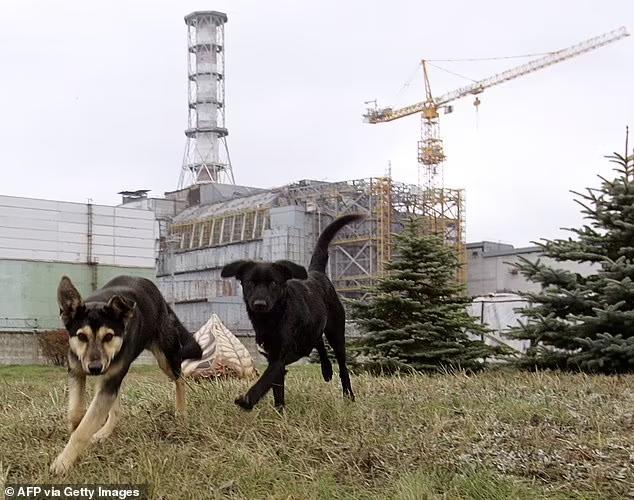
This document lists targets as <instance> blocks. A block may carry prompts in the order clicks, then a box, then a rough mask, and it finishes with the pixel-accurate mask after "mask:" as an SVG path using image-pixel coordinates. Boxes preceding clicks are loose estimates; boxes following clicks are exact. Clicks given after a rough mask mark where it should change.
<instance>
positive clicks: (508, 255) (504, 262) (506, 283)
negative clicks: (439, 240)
mask: <svg viewBox="0 0 634 500" xmlns="http://www.w3.org/2000/svg"><path fill="white" fill-rule="evenodd" d="M466 253H467V293H468V295H470V296H472V297H477V296H482V295H491V294H498V293H515V292H517V291H522V292H537V291H539V289H540V284H539V283H533V282H532V281H528V280H527V279H526V278H525V277H524V276H522V275H521V274H520V273H519V272H518V271H517V269H515V267H514V266H513V264H517V263H519V262H520V259H521V258H524V259H527V260H530V261H533V262H534V261H536V260H537V259H540V260H541V261H542V262H543V263H544V264H546V265H548V266H553V267H556V268H559V269H564V270H567V271H571V272H575V273H579V274H581V275H587V274H590V273H591V272H595V271H596V269H595V267H594V266H592V265H591V264H588V263H585V264H582V263H579V262H555V261H554V260H553V259H551V258H549V257H543V256H542V253H541V249H540V248H539V247H538V246H530V247H522V248H515V247H514V246H513V245H509V244H506V243H496V242H492V241H480V242H474V243H468V244H467V246H466Z"/></svg>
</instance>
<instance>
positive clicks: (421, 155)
mask: <svg viewBox="0 0 634 500" xmlns="http://www.w3.org/2000/svg"><path fill="white" fill-rule="evenodd" d="M627 36H629V33H628V32H627V29H626V28H625V27H621V28H618V29H616V30H613V31H610V32H608V33H605V34H603V35H600V36H597V37H594V38H590V39H589V40H586V41H584V42H581V43H578V44H576V45H573V46H571V47H568V48H566V49H562V50H558V51H556V52H551V53H549V54H548V55H546V56H544V57H541V58H538V59H535V60H533V61H529V62H527V63H525V64H522V65H520V66H517V67H515V68H511V69H509V70H506V71H504V72H502V73H498V74H497V75H494V76H492V77H490V78H485V79H483V80H480V81H477V82H475V83H472V84H470V85H467V86H464V87H461V88H459V89H456V90H454V91H452V92H448V93H446V94H444V95H442V96H440V97H433V95H432V92H431V86H430V84H429V75H428V71H427V62H426V61H425V60H423V61H422V67H423V76H424V80H425V100H424V101H421V102H418V103H416V104H412V105H410V106H405V107H402V108H398V109H392V108H379V107H378V106H377V104H376V101H368V102H366V104H368V103H374V107H373V108H368V109H367V111H366V113H365V114H364V115H363V116H364V118H365V120H366V121H367V122H369V123H383V122H390V121H392V120H397V119H399V118H403V117H405V116H409V115H413V114H416V113H421V118H422V127H421V140H420V141H419V143H418V162H419V164H420V165H422V166H423V167H424V168H425V171H426V172H425V173H426V181H425V183H426V186H425V187H426V188H428V189H434V188H436V187H438V186H436V177H437V174H438V171H439V169H440V166H441V165H442V163H443V161H444V160H445V153H444V150H443V144H442V139H441V138H440V132H439V128H438V116H439V113H438V111H439V109H441V108H444V109H445V112H446V113H450V112H451V111H452V107H451V106H448V104H449V103H451V102H452V101H455V100H457V99H460V98H462V97H465V96H468V95H475V96H476V100H475V102H474V104H475V105H476V106H477V105H479V104H480V100H479V99H478V97H477V95H478V94H480V93H481V92H483V91H484V90H485V89H487V88H489V87H493V86H494V85H499V84H501V83H504V82H508V81H509V80H513V79H515V78H519V77H520V76H523V75H526V74H529V73H532V72H533V71H537V70H539V69H542V68H546V67H548V66H552V65H553V64H556V63H559V62H562V61H565V60H566V59H570V58H572V57H575V56H578V55H580V54H583V53H585V52H589V51H591V50H595V49H598V48H600V47H603V46H605V45H608V44H610V43H613V42H616V41H617V40H620V39H622V38H625V37H627ZM441 187H442V186H441Z"/></svg>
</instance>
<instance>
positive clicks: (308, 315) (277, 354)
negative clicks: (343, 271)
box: [221, 214, 364, 410]
mask: <svg viewBox="0 0 634 500" xmlns="http://www.w3.org/2000/svg"><path fill="white" fill-rule="evenodd" d="M363 218H364V217H363V216H362V215H357V214H355V215H344V216H342V217H339V218H337V219H335V220H334V221H333V222H332V223H331V224H329V225H328V226H327V227H326V228H325V229H324V230H323V232H322V233H321V235H320V236H319V238H318V240H317V244H316V245H315V250H314V252H313V255H312V258H311V261H310V264H309V267H308V272H306V269H305V268H304V267H303V266H300V265H298V264H295V263H293V262H290V261H286V260H281V261H277V262H273V263H266V262H254V261H249V260H238V261H235V262H232V263H230V264H227V265H226V266H224V267H223V268H222V271H221V276H222V277H223V278H229V277H235V278H236V279H238V280H239V281H240V282H241V284H242V291H243V298H244V302H245V305H246V308H247V313H248V315H249V319H250V320H251V324H252V325H253V328H254V330H255V340H256V342H257V344H258V346H259V347H260V348H261V349H262V351H263V352H264V353H265V355H266V358H267V361H268V366H267V368H266V370H265V371H264V372H263V373H262V376H261V377H260V378H259V379H258V381H257V382H256V383H255V384H254V385H253V386H252V387H251V388H250V389H249V390H248V392H247V393H246V394H245V395H243V396H240V397H238V398H237V399H236V400H235V403H236V404H237V405H238V406H240V407H241V408H243V409H245V410H251V409H252V408H253V407H254V406H255V405H256V404H257V402H258V401H259V400H260V399H261V398H262V397H263V396H264V395H265V394H266V393H267V392H268V390H269V389H271V387H272V388H273V399H274V403H275V406H276V407H277V408H278V409H282V408H283V407H284V377H285V374H286V368H285V367H286V365H288V364H290V363H293V362H294V361H297V360H298V359H300V358H302V357H304V356H308V355H309V354H310V353H311V351H312V350H313V349H315V348H316V349H317V352H318V354H319V359H320V362H321V372H322V375H323V378H324V380H325V381H326V382H329V381H330V380H331V379H332V363H331V362H330V359H329V358H328V354H327V353H326V347H325V345H324V341H323V335H324V334H325V335H326V339H327V340H328V343H329V344H330V346H331V347H332V349H333V351H334V354H335V357H336V359H337V364H338V365H339V377H340V378H341V386H342V388H343V395H344V396H345V397H347V398H349V399H350V400H352V401H354V393H353V392H352V386H351V385H350V376H349V374H348V368H347V366H346V344H345V337H344V334H345V320H346V316H345V311H344V308H343V305H342V304H341V301H340V300H339V297H338V296H337V292H336V291H335V288H334V286H333V284H332V283H331V281H330V280H329V279H328V277H327V276H326V274H325V273H326V264H327V263H328V246H329V245H330V242H331V241H332V240H333V238H334V237H335V235H336V234H337V232H339V230H340V229H341V228H343V227H344V226H345V225H347V224H350V223H352V222H355V221H358V220H361V219H363Z"/></svg>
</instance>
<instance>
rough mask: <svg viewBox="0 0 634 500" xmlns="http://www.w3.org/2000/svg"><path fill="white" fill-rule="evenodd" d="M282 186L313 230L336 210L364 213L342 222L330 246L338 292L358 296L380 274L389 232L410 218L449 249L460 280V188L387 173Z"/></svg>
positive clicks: (388, 252) (389, 247)
mask: <svg viewBox="0 0 634 500" xmlns="http://www.w3.org/2000/svg"><path fill="white" fill-rule="evenodd" d="M282 189H283V191H284V193H285V195H286V196H287V197H288V201H289V203H292V204H305V206H306V211H307V212H308V213H309V214H312V215H313V221H314V228H313V233H314V234H315V235H317V234H318V233H319V232H320V231H321V229H322V227H324V226H325V225H326V224H327V223H328V222H329V221H330V220H331V219H333V218H335V217H338V216H340V215H344V214H346V213H362V214H365V215H366V219H365V220H364V221H363V222H361V223H359V224H355V225H352V226H346V227H345V228H344V229H343V230H342V231H341V232H340V233H339V235H338V237H337V239H336V240H335V241H334V242H333V245H332V249H333V250H332V251H331V256H330V262H329V266H330V269H329V270H330V276H331V279H332V281H333V284H334V285H335V288H337V290H338V291H339V292H340V293H341V294H343V295H344V296H348V297H361V296H363V295H364V289H365V287H367V286H369V285H372V284H374V283H375V281H376V278H377V277H379V276H382V275H384V274H385V265H386V263H387V262H389V261H390V260H391V258H392V253H393V245H394V241H393V234H394V233H399V232H400V231H401V230H402V228H403V224H404V222H405V221H406V220H407V219H408V218H410V217H415V218H419V219H422V220H423V224H422V227H423V232H424V233H425V234H437V235H439V236H441V237H442V238H443V241H444V242H445V243H446V244H447V245H449V246H451V247H453V248H455V250H456V254H457V256H458V260H459V262H460V263H461V264H462V267H461V268H460V271H459V272H458V276H457V279H458V280H459V281H460V282H462V283H465V282H466V268H465V265H466V258H465V232H464V196H463V190H460V189H439V188H437V189H427V190H421V189H420V188H419V187H417V186H414V185H410V184H403V183H399V182H394V181H393V180H392V179H391V178H390V177H374V178H369V179H359V180H353V181H345V182H337V183H321V182H306V181H304V182H301V183H297V184H292V185H289V186H286V187H284V188H282Z"/></svg>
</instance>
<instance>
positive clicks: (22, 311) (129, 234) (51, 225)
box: [0, 196, 158, 363]
mask: <svg viewBox="0 0 634 500" xmlns="http://www.w3.org/2000/svg"><path fill="white" fill-rule="evenodd" d="M157 230H158V228H157V227H156V222H155V217H154V214H153V213H152V212H151V211H149V210H142V209H136V208H130V207H110V206H103V205H93V204H92V203H69V202H64V201H50V200H41V199H34V198H18V197H12V196H0V362H4V363H12V362H28V361H29V360H31V361H35V360H37V359H38V353H37V342H36V340H35V337H34V335H33V332H35V331H43V330H53V329H59V328H60V327H61V326H62V325H61V323H60V320H59V308H58V306H57V300H56V297H57V285H58V283H59V280H60V278H61V276H63V275H67V276H69V277H70V278H71V279H72V280H73V282H74V283H75V285H76V286H77V288H78V289H79V290H80V292H82V293H84V294H87V293H89V292H90V291H91V290H96V289H97V288H98V287H100V286H102V285H104V284H105V283H106V282H107V281H108V280H109V279H111V278H113V277H114V276H117V275H120V274H130V275H135V276H144V277H147V278H152V279H153V278H154V274H155V271H154V269H155V260H156V259H155V241H156V232H157Z"/></svg>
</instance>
